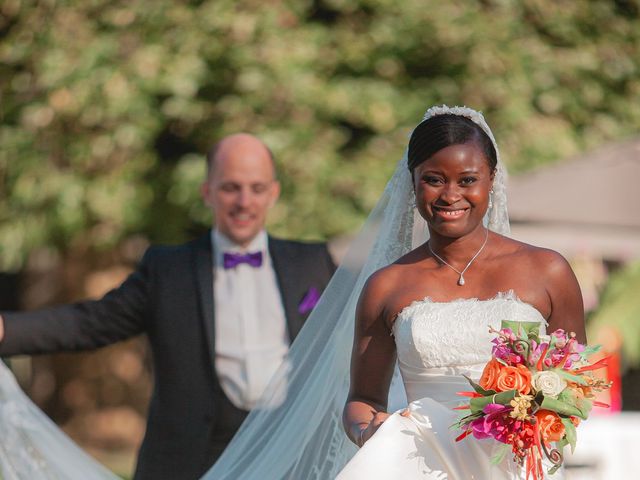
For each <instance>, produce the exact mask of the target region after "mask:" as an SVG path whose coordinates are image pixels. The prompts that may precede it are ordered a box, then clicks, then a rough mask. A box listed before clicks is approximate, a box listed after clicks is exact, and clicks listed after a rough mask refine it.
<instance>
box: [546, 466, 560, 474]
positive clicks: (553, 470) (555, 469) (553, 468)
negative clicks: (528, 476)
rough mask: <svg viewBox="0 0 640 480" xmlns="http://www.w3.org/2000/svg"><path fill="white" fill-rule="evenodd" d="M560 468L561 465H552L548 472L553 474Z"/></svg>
mask: <svg viewBox="0 0 640 480" xmlns="http://www.w3.org/2000/svg"><path fill="white" fill-rule="evenodd" d="M559 468H560V465H554V466H553V467H551V468H550V469H549V470H548V471H547V473H548V474H549V475H553V474H554V473H556V472H557V471H558V469H559Z"/></svg>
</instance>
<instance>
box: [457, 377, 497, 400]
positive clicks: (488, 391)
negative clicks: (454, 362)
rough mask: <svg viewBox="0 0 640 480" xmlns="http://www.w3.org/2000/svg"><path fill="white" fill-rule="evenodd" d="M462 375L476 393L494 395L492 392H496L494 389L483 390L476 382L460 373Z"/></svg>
mask: <svg viewBox="0 0 640 480" xmlns="http://www.w3.org/2000/svg"><path fill="white" fill-rule="evenodd" d="M462 376H463V377H464V378H466V379H467V381H468V382H469V384H470V385H471V386H472V387H473V389H474V390H475V391H476V393H479V394H480V395H494V394H496V393H498V392H496V391H495V390H485V389H484V388H482V387H481V386H480V385H479V384H478V383H476V382H474V381H473V380H471V379H470V378H469V377H467V376H466V375H464V374H462Z"/></svg>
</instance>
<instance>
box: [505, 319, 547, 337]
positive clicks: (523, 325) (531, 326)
mask: <svg viewBox="0 0 640 480" xmlns="http://www.w3.org/2000/svg"><path fill="white" fill-rule="evenodd" d="M500 328H508V329H510V330H511V331H512V332H513V333H515V334H516V335H518V336H519V337H522V338H529V336H530V335H533V336H535V337H538V336H539V335H540V322H517V321H514V320H502V323H501V325H500Z"/></svg>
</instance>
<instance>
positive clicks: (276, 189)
mask: <svg viewBox="0 0 640 480" xmlns="http://www.w3.org/2000/svg"><path fill="white" fill-rule="evenodd" d="M270 188H271V198H270V199H269V208H271V207H273V206H274V205H275V204H276V202H277V201H278V199H279V198H280V182H279V181H278V180H274V181H273V182H272V183H271V187H270Z"/></svg>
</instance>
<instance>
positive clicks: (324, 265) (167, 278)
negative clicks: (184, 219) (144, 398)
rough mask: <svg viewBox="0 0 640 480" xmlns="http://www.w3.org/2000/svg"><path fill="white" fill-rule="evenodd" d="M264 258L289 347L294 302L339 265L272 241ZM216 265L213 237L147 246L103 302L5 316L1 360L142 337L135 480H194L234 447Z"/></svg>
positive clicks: (318, 248) (298, 324)
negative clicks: (150, 385)
mask: <svg viewBox="0 0 640 480" xmlns="http://www.w3.org/2000/svg"><path fill="white" fill-rule="evenodd" d="M269 253H270V255H271V258H272V262H273V267H274V269H275V272H276V277H277V281H278V286H279V288H280V292H281V295H282V303H283V306H284V311H285V315H286V319H287V326H288V331H289V335H290V337H291V340H293V339H294V338H295V337H296V335H297V334H298V332H299V331H300V329H301V328H302V325H303V323H304V320H305V319H306V317H307V316H308V312H306V313H305V314H301V313H299V311H298V305H299V304H300V301H301V300H302V299H303V298H304V296H305V294H306V293H307V292H308V291H309V289H310V288H311V287H315V288H317V289H318V290H320V291H322V290H323V289H324V287H325V286H326V284H327V283H328V281H329V279H330V277H331V275H332V274H333V272H334V270H335V266H334V264H333V262H332V260H331V257H330V255H329V253H328V251H327V248H326V245H324V244H311V243H300V242H293V241H287V240H280V239H276V238H273V237H270V238H269ZM213 258H214V257H213V255H212V249H211V241H210V235H209V234H206V235H204V236H202V237H201V238H199V239H197V240H194V241H192V242H190V243H186V244H184V245H178V246H170V247H167V246H156V247H151V248H149V249H148V250H147V252H146V253H145V255H144V257H143V259H142V260H141V262H140V264H139V266H138V268H137V269H136V270H135V271H134V272H133V273H132V274H131V275H130V276H129V277H128V278H127V279H126V280H125V281H124V282H123V284H122V285H121V286H120V287H118V288H116V289H114V290H112V291H110V292H109V293H107V294H106V295H105V296H104V297H103V298H102V299H100V300H95V301H84V302H80V303H76V304H72V305H65V306H59V307H53V308H49V309H45V310H40V311H36V312H21V313H3V314H2V315H3V317H4V320H5V339H4V340H3V341H2V342H1V343H0V355H2V356H8V355H15V354H37V353H50V352H58V351H73V350H87V349H95V348H98V347H101V346H103V345H107V344H110V343H113V342H117V341H118V340H123V339H125V338H128V337H131V336H133V335H137V334H140V333H146V334H147V335H148V338H149V342H150V345H151V351H152V355H153V366H154V374H155V383H154V389H153V393H152V397H151V402H150V405H149V415H148V422H147V430H146V434H145V437H144V441H143V443H142V447H141V449H140V452H139V456H138V465H137V469H136V477H135V478H136V479H137V480H142V479H144V480H146V479H153V480H158V479H171V480H178V479H185V480H187V479H188V480H192V479H196V478H199V477H200V476H201V475H202V474H204V472H206V470H207V469H208V468H209V467H210V466H211V465H212V464H213V463H214V461H215V460H216V458H217V456H218V455H219V454H220V453H221V451H222V448H224V445H222V447H221V446H220V442H222V443H224V444H226V442H228V441H229V440H230V435H228V434H226V433H224V432H223V434H222V435H220V434H219V430H220V429H223V430H224V429H227V430H228V429H229V426H228V421H227V420H228V419H226V418H224V416H225V410H224V409H223V405H221V403H220V402H221V401H223V402H227V404H228V403H229V402H228V399H226V397H225V396H224V394H223V393H221V392H222V389H221V388H220V385H219V382H218V378H217V375H216V372H215V365H214V361H215V351H214V346H215V340H214V339H215V334H216V333H215V330H214V325H215V323H214V302H215V301H216V299H214V298H213V268H212V266H213ZM219 301H222V299H220V300H219ZM232 408H233V407H232ZM232 428H233V429H234V431H235V428H236V427H232ZM231 434H232V433H231Z"/></svg>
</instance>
